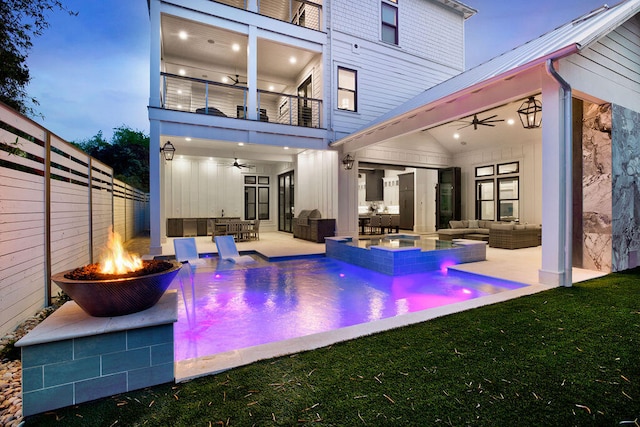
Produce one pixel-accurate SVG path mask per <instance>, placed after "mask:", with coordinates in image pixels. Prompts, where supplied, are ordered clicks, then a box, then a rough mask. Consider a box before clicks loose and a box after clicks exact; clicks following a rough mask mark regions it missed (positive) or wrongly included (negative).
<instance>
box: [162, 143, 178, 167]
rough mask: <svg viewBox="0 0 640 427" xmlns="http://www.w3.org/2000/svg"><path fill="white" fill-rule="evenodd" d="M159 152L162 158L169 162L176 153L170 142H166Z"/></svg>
mask: <svg viewBox="0 0 640 427" xmlns="http://www.w3.org/2000/svg"><path fill="white" fill-rule="evenodd" d="M160 152H161V153H162V155H163V156H164V159H165V160H167V161H169V162H170V161H171V160H173V155H174V154H175V152H176V147H174V146H173V144H172V143H171V141H167V142H166V143H165V144H164V145H163V146H162V148H161V149H160Z"/></svg>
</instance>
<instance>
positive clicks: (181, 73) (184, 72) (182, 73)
mask: <svg viewBox="0 0 640 427" xmlns="http://www.w3.org/2000/svg"><path fill="white" fill-rule="evenodd" d="M178 74H180V75H181V76H184V75H185V74H187V72H186V71H185V70H184V68H180V70H178Z"/></svg>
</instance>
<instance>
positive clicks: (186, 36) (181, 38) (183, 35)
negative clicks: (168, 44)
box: [178, 31, 189, 40]
mask: <svg viewBox="0 0 640 427" xmlns="http://www.w3.org/2000/svg"><path fill="white" fill-rule="evenodd" d="M178 37H180V40H186V39H188V38H189V36H188V35H187V32H186V31H180V32H179V33H178Z"/></svg>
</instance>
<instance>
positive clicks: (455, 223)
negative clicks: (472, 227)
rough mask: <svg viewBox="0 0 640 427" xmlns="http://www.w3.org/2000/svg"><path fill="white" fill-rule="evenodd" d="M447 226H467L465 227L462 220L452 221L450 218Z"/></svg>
mask: <svg viewBox="0 0 640 427" xmlns="http://www.w3.org/2000/svg"><path fill="white" fill-rule="evenodd" d="M449 226H451V228H454V229H455V228H467V227H465V225H464V223H463V222H462V221H454V220H451V221H449Z"/></svg>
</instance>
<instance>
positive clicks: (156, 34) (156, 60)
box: [149, 0, 162, 107]
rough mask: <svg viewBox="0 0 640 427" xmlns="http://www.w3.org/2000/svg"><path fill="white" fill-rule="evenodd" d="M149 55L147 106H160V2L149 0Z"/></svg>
mask: <svg viewBox="0 0 640 427" xmlns="http://www.w3.org/2000/svg"><path fill="white" fill-rule="evenodd" d="M149 20H150V22H151V26H150V29H149V39H150V49H149V52H150V56H149V106H151V107H161V106H162V103H161V102H162V101H161V99H160V71H161V65H160V64H161V63H160V2H159V1H157V0H151V2H150V3H149Z"/></svg>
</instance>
